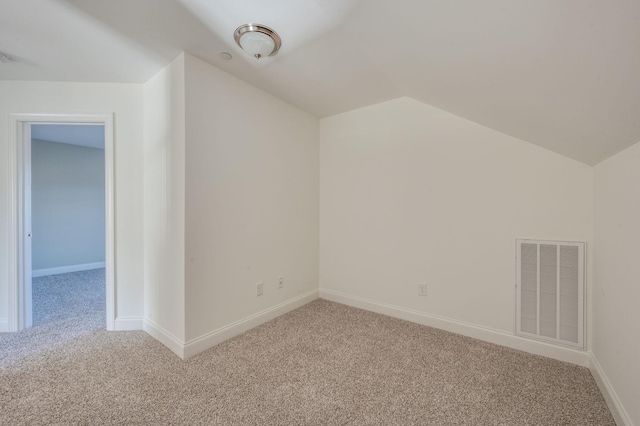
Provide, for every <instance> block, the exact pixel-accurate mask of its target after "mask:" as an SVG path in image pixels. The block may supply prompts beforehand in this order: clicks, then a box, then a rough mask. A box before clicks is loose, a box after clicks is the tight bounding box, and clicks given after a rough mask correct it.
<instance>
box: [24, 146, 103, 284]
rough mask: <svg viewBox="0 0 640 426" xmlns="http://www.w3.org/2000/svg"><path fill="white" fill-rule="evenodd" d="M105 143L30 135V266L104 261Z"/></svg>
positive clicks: (38, 266)
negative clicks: (88, 144) (73, 142)
mask: <svg viewBox="0 0 640 426" xmlns="http://www.w3.org/2000/svg"><path fill="white" fill-rule="evenodd" d="M104 203H105V198H104V149H97V148H88V147H85V146H78V145H70V144H66V143H57V142H47V141H42V140H37V139H33V140H32V141H31V229H32V231H33V237H32V244H33V245H32V265H33V267H32V269H33V270H36V271H37V270H41V269H49V268H59V267H63V266H75V265H84V264H89V263H98V262H104V261H105V210H104V207H105V205H104Z"/></svg>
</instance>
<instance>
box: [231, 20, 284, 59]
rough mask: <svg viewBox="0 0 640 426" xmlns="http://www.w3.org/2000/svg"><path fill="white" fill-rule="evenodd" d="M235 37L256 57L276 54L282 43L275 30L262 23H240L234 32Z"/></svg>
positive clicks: (239, 44) (242, 46)
mask: <svg viewBox="0 0 640 426" xmlns="http://www.w3.org/2000/svg"><path fill="white" fill-rule="evenodd" d="M233 38H234V39H235V40H236V43H238V46H240V47H241V48H242V49H243V50H244V51H245V52H247V53H248V54H250V55H251V56H253V57H254V58H256V59H260V58H262V57H263V56H274V55H275V54H276V53H278V50H279V49H280V45H281V44H282V41H281V40H280V36H279V35H278V34H277V33H276V32H275V31H273V30H272V29H271V28H269V27H267V26H264V25H260V24H244V25H240V26H239V27H238V28H237V29H236V31H235V32H234V33H233Z"/></svg>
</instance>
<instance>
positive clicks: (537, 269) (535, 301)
mask: <svg viewBox="0 0 640 426" xmlns="http://www.w3.org/2000/svg"><path fill="white" fill-rule="evenodd" d="M516 250H517V255H516V263H517V265H516V269H517V276H516V281H517V282H516V334H518V335H520V336H525V337H532V338H535V339H542V340H545V341H551V342H555V343H561V344H563V345H569V346H574V347H579V348H584V243H576V242H558V241H538V240H517V242H516Z"/></svg>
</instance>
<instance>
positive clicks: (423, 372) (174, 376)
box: [0, 300, 614, 426]
mask: <svg viewBox="0 0 640 426" xmlns="http://www.w3.org/2000/svg"><path fill="white" fill-rule="evenodd" d="M3 337H4V336H3ZM39 338H41V336H40V335H34V336H33V339H35V340H37V339H39ZM0 343H2V344H3V346H2V351H13V350H15V349H16V348H15V347H14V346H13V345H9V346H8V347H6V346H5V345H4V342H3V341H0ZM0 408H1V409H0V424H8V425H9V424H10V425H22V424H29V425H36V424H149V425H160V424H221V425H554V426H556V425H581V426H583V425H598V426H605V425H614V422H613V419H612V417H611V415H610V413H609V411H608V410H607V407H606V405H605V402H604V400H603V398H602V396H601V394H600V392H599V391H598V389H597V387H596V384H595V382H594V380H593V378H592V377H591V375H590V373H589V371H588V370H587V369H585V368H581V367H576V366H573V365H570V364H566V363H562V362H558V361H554V360H550V359H547V358H543V357H539V356H535V355H530V354H527V353H524V352H519V351H515V350H511V349H508V348H505V347H501V346H496V345H492V344H489V343H485V342H481V341H478V340H474V339H470V338H467V337H462V336H459V335H455V334H451V333H447V332H444V331H440V330H436V329H433V328H429V327H424V326H420V325H417V324H413V323H409V322H405V321H401V320H397V319H394V318H390V317H386V316H382V315H378V314H374V313H370V312H367V311H363V310H359V309H354V308H351V307H347V306H344V305H340V304H336V303H332V302H328V301H325V300H316V301H314V302H312V303H310V304H308V305H305V306H303V307H302V308H300V309H297V310H295V311H293V312H290V313H289V314H286V315H284V316H282V317H279V318H277V319H275V320H273V321H271V322H269V323H266V324H264V325H262V326H260V327H257V328H255V329H253V330H251V331H249V332H247V333H245V334H243V335H241V336H238V337H236V338H234V339H231V340H228V341H226V342H224V343H222V344H220V345H218V346H216V347H214V348H212V349H210V350H208V351H205V352H203V353H201V354H200V355H197V356H195V357H193V358H191V359H189V360H188V361H186V362H183V361H181V360H180V359H178V358H177V357H176V356H175V355H173V354H172V353H171V352H170V351H169V350H168V349H166V348H164V347H163V346H162V345H161V344H160V343H158V342H157V341H155V340H154V339H152V338H151V337H149V336H147V335H146V334H145V333H143V332H106V331H103V330H95V331H92V332H88V333H81V334H79V335H77V336H76V337H74V338H72V339H69V340H67V341H66V342H65V344H64V345H62V346H55V347H52V348H49V349H46V350H40V351H38V352H37V353H31V354H29V355H27V356H25V357H24V358H22V359H20V360H14V361H13V362H11V363H10V364H9V365H7V366H5V367H3V368H2V369H0Z"/></svg>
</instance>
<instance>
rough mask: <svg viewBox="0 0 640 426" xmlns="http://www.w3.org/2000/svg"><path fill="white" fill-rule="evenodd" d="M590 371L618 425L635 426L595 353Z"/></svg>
mask: <svg viewBox="0 0 640 426" xmlns="http://www.w3.org/2000/svg"><path fill="white" fill-rule="evenodd" d="M589 370H591V374H592V375H593V378H594V379H595V381H596V384H597V385H598V387H599V388H600V392H601V393H602V396H603V397H604V400H605V401H606V402H607V406H608V407H609V411H611V415H612V416H613V419H614V420H615V421H616V425H618V426H633V422H632V421H631V417H629V414H628V413H627V410H625V409H624V406H623V405H622V402H621V401H620V398H618V394H617V393H616V391H615V390H614V389H613V386H612V385H611V382H610V381H609V378H608V377H607V375H606V374H605V372H604V370H603V369H602V366H601V365H600V363H599V362H598V359H597V358H596V356H595V355H594V354H593V353H592V354H591V359H590V362H589Z"/></svg>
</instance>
